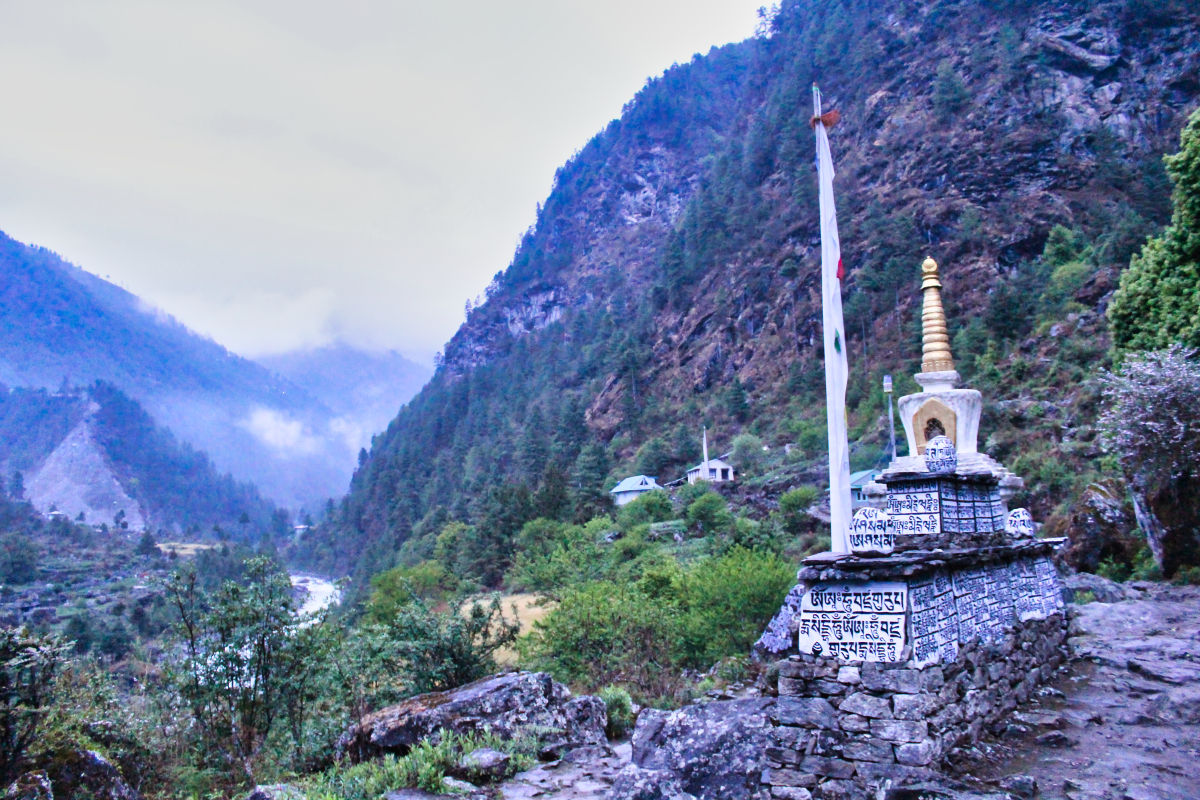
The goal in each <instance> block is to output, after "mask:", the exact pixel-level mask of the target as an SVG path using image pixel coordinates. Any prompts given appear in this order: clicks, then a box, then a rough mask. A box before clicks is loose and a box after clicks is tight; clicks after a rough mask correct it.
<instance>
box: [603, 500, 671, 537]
mask: <svg viewBox="0 0 1200 800" xmlns="http://www.w3.org/2000/svg"><path fill="white" fill-rule="evenodd" d="M669 519H675V506H673V505H672V504H671V498H669V497H667V493H666V492H663V491H659V490H657V489H656V490H655V491H653V492H646V493H645V494H643V495H642V496H641V497H639V498H637V499H636V500H634V501H633V502H632V503H627V504H625V505H624V506H622V507H621V510H620V511H618V512H617V527H619V528H620V529H621V530H622V531H624V532H625V533H628V532H629V531H630V530H632V529H633V528H634V527H635V526H637V525H643V524H646V523H648V522H666V521H667V520H669Z"/></svg>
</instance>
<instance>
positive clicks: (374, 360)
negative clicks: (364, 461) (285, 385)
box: [257, 344, 433, 449]
mask: <svg viewBox="0 0 1200 800" xmlns="http://www.w3.org/2000/svg"><path fill="white" fill-rule="evenodd" d="M257 360H258V363H260V364H262V365H263V366H264V367H266V368H267V369H270V370H272V371H274V372H276V373H278V374H279V375H280V376H282V377H283V378H285V379H287V380H289V381H291V382H292V383H293V384H295V385H296V386H299V387H300V388H301V389H303V390H304V391H306V392H308V393H309V394H310V395H312V396H313V397H315V398H317V399H318V400H320V401H321V402H322V403H324V404H325V405H326V406H328V407H329V408H330V409H331V410H332V411H333V413H334V414H335V415H336V417H335V418H334V420H333V422H332V423H331V425H332V427H333V428H334V429H336V430H338V431H340V432H341V433H342V435H343V436H344V438H345V440H346V442H347V444H348V445H349V446H351V447H353V448H355V449H357V448H359V447H370V444H371V437H372V436H373V435H374V434H376V433H379V432H381V431H383V430H384V429H385V428H387V426H388V423H389V422H391V421H392V420H393V419H395V417H396V413H397V412H398V411H399V410H400V406H402V405H403V404H404V403H407V402H408V401H409V399H411V398H412V396H413V395H415V394H416V393H417V392H419V391H420V390H421V387H422V386H424V385H425V384H426V383H427V382H428V381H429V379H430V377H432V376H433V370H432V369H430V368H429V367H425V366H422V365H421V364H417V363H415V362H413V361H409V360H408V359H407V358H405V357H404V356H402V355H400V354H399V353H397V352H395V351H394V350H388V351H385V352H382V353H373V352H368V351H365V350H359V349H356V348H353V347H350V346H349V345H345V344H334V345H330V346H328V347H320V348H316V349H313V350H300V351H296V352H293V353H284V354H282V355H275V356H266V357H262V358H259V359H257Z"/></svg>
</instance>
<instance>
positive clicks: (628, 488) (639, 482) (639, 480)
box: [608, 475, 662, 494]
mask: <svg viewBox="0 0 1200 800" xmlns="http://www.w3.org/2000/svg"><path fill="white" fill-rule="evenodd" d="M661 488H662V487H661V486H659V485H658V483H657V482H656V480H655V479H654V478H652V477H651V476H649V475H634V476H633V477H631V478H626V479H625V480H623V481H621V482H620V483H618V484H617V485H616V486H614V487H613V488H612V489H610V490H609V492H608V493H609V494H620V493H621V492H650V491H653V490H655V489H661Z"/></svg>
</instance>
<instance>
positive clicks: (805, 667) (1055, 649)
mask: <svg viewBox="0 0 1200 800" xmlns="http://www.w3.org/2000/svg"><path fill="white" fill-rule="evenodd" d="M1066 634H1067V626H1066V621H1065V615H1064V614H1063V613H1055V614H1052V615H1050V616H1049V617H1047V618H1045V619H1029V620H1027V621H1025V622H1017V623H1016V624H1015V625H1014V627H1012V628H1011V629H1010V630H1009V631H1008V632H1007V633H1006V634H1005V635H1004V637H1003V638H1001V639H999V640H998V641H996V642H992V643H980V642H979V641H973V642H970V643H968V644H965V645H963V646H961V647H960V648H959V652H958V656H957V658H956V659H955V660H954V661H953V662H948V663H944V664H931V665H927V666H924V667H919V666H917V664H916V662H915V661H914V660H909V661H906V662H896V663H880V662H870V661H868V662H846V661H840V660H837V659H833V658H819V657H814V656H811V655H794V656H790V657H789V658H788V659H786V660H784V661H780V662H779V699H778V701H777V703H776V711H775V714H774V716H773V717H772V724H773V725H774V726H775V727H774V730H773V733H772V738H773V740H774V741H773V743H772V745H771V746H769V747H768V748H767V752H766V756H767V761H768V764H769V768H768V769H766V770H765V771H764V772H763V776H762V781H763V783H764V784H767V785H768V786H769V787H770V791H771V795H772V797H777V798H781V800H808V798H809V797H810V796H813V795H814V793H815V795H816V796H818V797H823V798H833V797H839V798H841V797H845V798H858V797H870V798H874V797H875V788H877V787H879V786H881V785H882V784H883V783H884V781H887V780H891V782H892V785H893V786H899V785H901V784H904V783H910V782H914V781H920V780H925V779H928V778H931V777H932V776H933V774H934V770H936V769H937V768H938V767H939V765H940V764H941V762H942V760H943V759H944V758H945V756H946V754H947V753H949V752H950V750H951V749H952V748H954V747H956V746H958V745H960V744H963V743H967V742H975V741H977V740H978V739H979V737H980V735H981V734H982V732H983V731H984V729H985V728H988V727H990V726H992V725H993V724H994V723H997V722H999V721H1001V720H1002V719H1003V718H1004V716H1005V715H1006V714H1007V713H1008V712H1010V711H1012V710H1013V709H1014V708H1016V706H1017V705H1018V704H1021V703H1024V702H1025V701H1027V700H1028V699H1029V698H1030V696H1031V695H1032V693H1033V691H1034V690H1035V689H1036V688H1037V686H1038V685H1039V684H1041V683H1043V682H1044V681H1046V680H1047V679H1048V678H1049V677H1050V676H1051V674H1052V673H1053V672H1054V670H1055V669H1056V668H1057V667H1059V666H1060V665H1062V664H1063V663H1064V661H1065V659H1066Z"/></svg>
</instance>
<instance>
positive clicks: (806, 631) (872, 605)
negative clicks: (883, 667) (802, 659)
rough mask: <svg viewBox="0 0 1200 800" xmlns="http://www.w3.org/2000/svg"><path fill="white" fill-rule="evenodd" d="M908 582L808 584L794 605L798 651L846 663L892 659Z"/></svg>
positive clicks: (900, 642) (901, 634)
mask: <svg viewBox="0 0 1200 800" xmlns="http://www.w3.org/2000/svg"><path fill="white" fill-rule="evenodd" d="M907 610H908V584H907V583H904V582H875V583H850V584H832V583H818V584H814V585H813V586H812V588H810V589H809V590H808V591H807V592H805V594H804V597H803V599H802V600H801V603H800V629H799V631H798V634H797V645H798V647H799V650H800V652H801V653H811V654H812V655H815V656H828V657H832V658H840V659H843V660H846V661H898V660H899V659H900V654H901V652H902V651H903V650H904V642H905V627H906V625H905V616H906V611H907Z"/></svg>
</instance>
